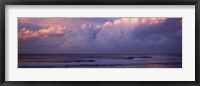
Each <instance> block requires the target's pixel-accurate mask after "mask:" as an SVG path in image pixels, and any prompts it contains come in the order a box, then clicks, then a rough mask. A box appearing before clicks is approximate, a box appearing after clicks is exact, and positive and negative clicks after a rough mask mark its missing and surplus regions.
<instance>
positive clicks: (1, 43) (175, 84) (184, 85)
mask: <svg viewBox="0 0 200 86" xmlns="http://www.w3.org/2000/svg"><path fill="white" fill-rule="evenodd" d="M6 5H195V40H196V41H195V81H92V82H91V81H53V82H52V81H5V17H6V15H5V6H6ZM0 22H1V23H0V55H1V57H0V85H2V86H35V85H36V86H66V85H68V86H81V85H82V86H112V85H115V86H199V69H200V68H199V62H200V59H199V56H200V55H199V54H198V51H199V48H200V47H199V45H198V44H199V39H198V37H199V36H200V34H198V33H199V29H200V24H199V23H200V0H1V1H0ZM119 78H120V77H119Z"/></svg>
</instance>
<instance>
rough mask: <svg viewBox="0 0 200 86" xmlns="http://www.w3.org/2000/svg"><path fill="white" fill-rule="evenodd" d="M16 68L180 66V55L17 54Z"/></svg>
mask: <svg viewBox="0 0 200 86" xmlns="http://www.w3.org/2000/svg"><path fill="white" fill-rule="evenodd" d="M18 68H182V55H179V54H152V55H147V54H18Z"/></svg>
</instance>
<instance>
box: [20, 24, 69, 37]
mask: <svg viewBox="0 0 200 86" xmlns="http://www.w3.org/2000/svg"><path fill="white" fill-rule="evenodd" d="M65 29H66V28H65V27H49V28H42V29H39V30H38V31H33V30H32V29H27V28H22V29H20V30H19V32H18V38H19V40H28V39H33V38H47V37H48V36H51V35H63V34H64V33H65Z"/></svg>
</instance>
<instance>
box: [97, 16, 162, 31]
mask: <svg viewBox="0 0 200 86" xmlns="http://www.w3.org/2000/svg"><path fill="white" fill-rule="evenodd" d="M165 21H166V18H121V19H118V20H115V21H113V22H111V21H108V22H105V23H104V24H103V25H98V26H96V28H102V29H104V28H111V27H112V28H121V29H134V28H135V27H137V26H139V25H158V24H162V23H164V22H165Z"/></svg>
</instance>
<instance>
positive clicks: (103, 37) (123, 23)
mask: <svg viewBox="0 0 200 86" xmlns="http://www.w3.org/2000/svg"><path fill="white" fill-rule="evenodd" d="M92 20H93V19H90V23H88V22H85V21H84V22H77V21H79V20H73V19H72V20H71V23H72V24H74V25H71V27H68V25H69V24H67V25H65V24H62V26H60V27H55V25H54V24H52V25H53V26H50V27H49V28H43V29H39V30H36V31H33V30H32V29H27V28H22V29H20V30H19V39H33V38H40V39H46V38H49V37H51V36H52V37H53V36H54V35H62V37H59V38H56V39H62V40H60V41H59V43H55V44H56V46H55V45H52V47H53V48H52V49H51V50H52V52H54V53H55V52H63V53H120V52H122V53H123V52H124V53H141V52H143V53H147V52H148V53H155V52H156V53H163V52H168V53H171V52H175V53H177V52H178V53H180V52H181V49H182V47H181V46H182V34H181V33H182V31H181V29H178V30H177V28H180V27H174V26H173V24H171V23H169V22H172V21H173V23H177V21H174V20H177V19H174V20H170V21H169V19H167V18H120V19H115V20H114V19H113V21H111V20H108V21H105V20H102V21H105V22H104V23H96V22H92ZM95 21H97V20H95ZM166 22H168V23H166ZM71 23H70V24H71ZM176 34H178V35H176ZM52 42H54V41H52ZM52 44H54V43H52ZM41 45H42V44H41ZM48 47H51V46H50V45H49V46H48ZM55 47H58V48H59V49H56V51H53V49H54V48H55ZM46 52H48V50H47V51H46Z"/></svg>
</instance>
